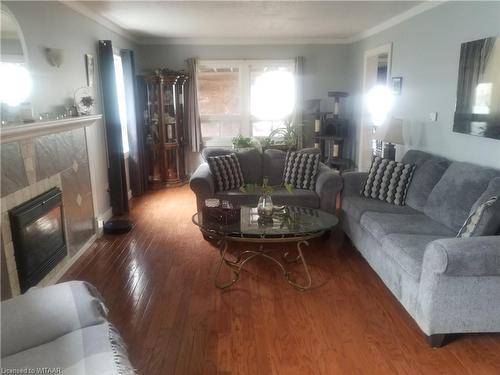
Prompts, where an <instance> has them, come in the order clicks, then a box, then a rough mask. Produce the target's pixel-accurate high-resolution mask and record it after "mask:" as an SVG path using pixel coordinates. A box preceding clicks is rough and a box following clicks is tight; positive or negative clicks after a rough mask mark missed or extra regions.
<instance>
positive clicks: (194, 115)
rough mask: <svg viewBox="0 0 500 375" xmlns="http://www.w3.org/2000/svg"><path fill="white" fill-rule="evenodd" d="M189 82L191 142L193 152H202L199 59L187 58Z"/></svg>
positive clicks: (188, 104)
mask: <svg viewBox="0 0 500 375" xmlns="http://www.w3.org/2000/svg"><path fill="white" fill-rule="evenodd" d="M187 65H188V73H189V78H190V79H189V81H188V82H189V84H188V90H187V98H186V99H187V103H186V110H187V125H188V136H189V144H190V146H191V151H192V152H200V151H201V148H202V137H201V121H200V111H199V109H198V92H197V89H196V88H197V87H198V60H197V59H195V58H192V59H188V60H187Z"/></svg>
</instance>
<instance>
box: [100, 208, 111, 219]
mask: <svg viewBox="0 0 500 375" xmlns="http://www.w3.org/2000/svg"><path fill="white" fill-rule="evenodd" d="M112 217H113V209H112V208H111V207H110V208H109V209H108V210H107V211H104V213H103V214H102V215H99V217H98V218H97V220H102V221H104V222H106V221H108V220H109V219H111V218H112Z"/></svg>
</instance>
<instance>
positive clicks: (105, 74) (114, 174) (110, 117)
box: [99, 40, 128, 215]
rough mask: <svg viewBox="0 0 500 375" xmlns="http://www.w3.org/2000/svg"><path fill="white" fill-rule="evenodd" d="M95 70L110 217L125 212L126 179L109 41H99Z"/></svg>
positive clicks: (126, 198)
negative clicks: (97, 79)
mask: <svg viewBox="0 0 500 375" xmlns="http://www.w3.org/2000/svg"><path fill="white" fill-rule="evenodd" d="M99 71H100V73H101V91H102V103H103V107H104V108H103V110H104V123H105V126H106V144H107V148H108V180H109V196H110V201H111V208H112V209H113V215H121V214H123V213H125V212H128V196H127V179H126V175H125V160H124V159H123V144H122V129H121V125H120V114H119V110H118V96H117V93H116V80H115V64H114V60H113V47H112V46H111V41H110V40H100V41H99Z"/></svg>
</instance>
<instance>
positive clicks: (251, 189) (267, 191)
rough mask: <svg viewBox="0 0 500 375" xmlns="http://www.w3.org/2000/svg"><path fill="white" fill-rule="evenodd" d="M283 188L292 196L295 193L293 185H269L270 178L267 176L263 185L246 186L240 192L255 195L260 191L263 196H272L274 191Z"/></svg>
mask: <svg viewBox="0 0 500 375" xmlns="http://www.w3.org/2000/svg"><path fill="white" fill-rule="evenodd" d="M281 186H283V187H284V188H285V189H286V191H288V192H289V193H290V194H292V193H293V185H292V184H283V185H277V186H271V185H269V178H268V177H267V176H264V178H263V179H262V185H258V184H245V185H243V186H242V187H240V191H241V192H242V193H255V192H256V191H258V192H259V193H260V194H262V195H271V194H272V193H273V191H274V189H276V188H279V187H281Z"/></svg>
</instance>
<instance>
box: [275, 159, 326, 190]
mask: <svg viewBox="0 0 500 375" xmlns="http://www.w3.org/2000/svg"><path fill="white" fill-rule="evenodd" d="M319 157H320V155H319V154H318V153H314V154H312V153H307V152H292V151H290V152H288V154H287V155H286V159H285V171H284V174H283V183H284V184H291V185H292V186H293V187H294V188H297V189H305V190H314V189H315V187H316V177H317V175H318V171H319Z"/></svg>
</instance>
